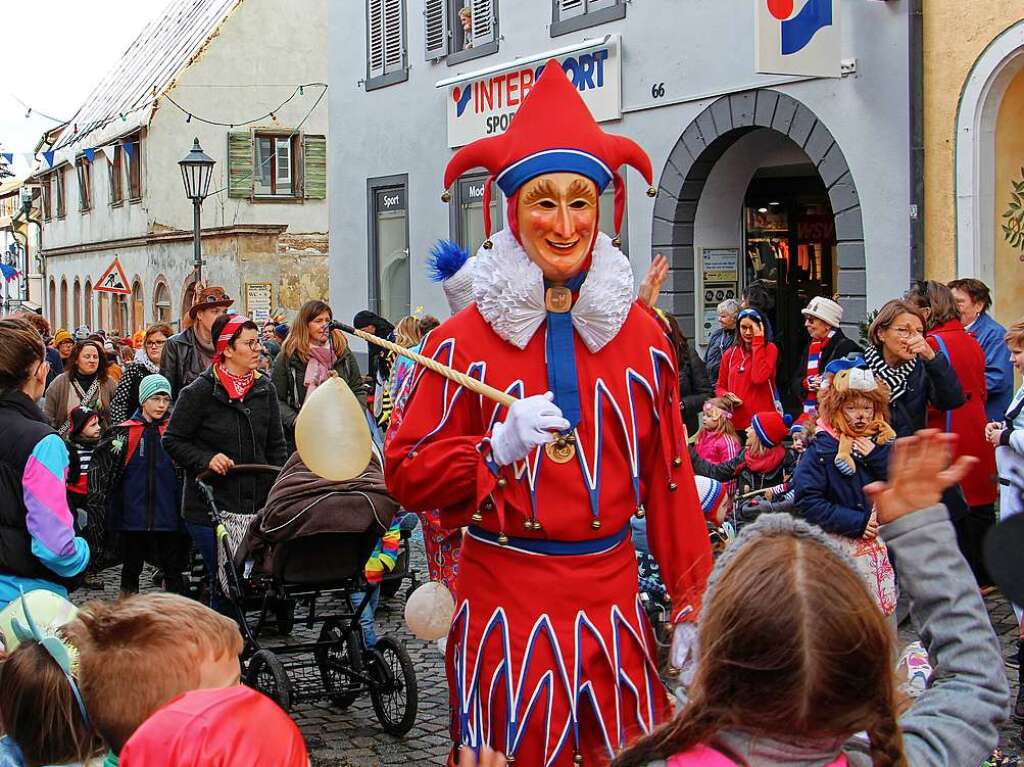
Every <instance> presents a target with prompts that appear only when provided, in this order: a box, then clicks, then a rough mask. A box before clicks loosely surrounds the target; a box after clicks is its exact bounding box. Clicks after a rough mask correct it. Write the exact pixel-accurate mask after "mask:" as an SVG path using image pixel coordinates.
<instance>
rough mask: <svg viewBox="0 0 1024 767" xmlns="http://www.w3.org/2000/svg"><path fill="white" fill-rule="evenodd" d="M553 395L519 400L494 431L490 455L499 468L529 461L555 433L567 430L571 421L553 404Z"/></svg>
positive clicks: (492, 431) (545, 394) (540, 395)
mask: <svg viewBox="0 0 1024 767" xmlns="http://www.w3.org/2000/svg"><path fill="white" fill-rule="evenodd" d="M554 399H555V395H554V394H552V393H551V392H546V393H544V394H537V395H534V396H533V397H526V398H525V399H520V400H516V401H515V402H513V403H512V406H511V407H509V409H508V415H507V416H506V417H505V421H504V422H499V423H496V424H494V428H493V429H491V456H492V457H493V458H494V462H495V463H497V464H498V465H499V466H508V465H509V464H511V463H514V462H516V461H521V460H523V459H524V458H526V457H527V456H528V455H529V454H530V453H531V451H532V450H533V449H534V448H535V447H538V446H539V445H546V444H547V443H548V442H551V441H552V440H553V439H554V434H553V432H556V431H557V432H561V431H567V430H568V428H569V422H568V421H567V420H565V418H563V417H562V411H561V410H559V408H558V405H556V404H555V403H554Z"/></svg>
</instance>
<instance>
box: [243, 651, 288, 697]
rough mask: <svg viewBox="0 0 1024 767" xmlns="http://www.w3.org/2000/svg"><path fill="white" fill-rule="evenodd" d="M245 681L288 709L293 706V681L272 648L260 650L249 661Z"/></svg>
mask: <svg viewBox="0 0 1024 767" xmlns="http://www.w3.org/2000/svg"><path fill="white" fill-rule="evenodd" d="M245 683H246V684H247V685H249V687H252V688H253V689H256V690H259V691H260V692H262V693H263V694H264V695H266V696H267V697H268V698H270V699H271V700H273V701H274V702H275V703H276V704H277V705H279V706H280V707H281V708H283V709H284V710H285V711H288V710H289V709H291V707H292V683H291V682H290V681H289V680H288V673H287V672H286V671H285V670H284V666H283V665H281V661H280V660H278V658H277V656H276V655H274V653H272V652H271V651H270V650H260V651H258V652H257V653H256V654H255V655H253V656H252V658H251V659H250V661H249V667H248V668H247V669H246V670H245Z"/></svg>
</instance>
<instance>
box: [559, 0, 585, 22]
mask: <svg viewBox="0 0 1024 767" xmlns="http://www.w3.org/2000/svg"><path fill="white" fill-rule="evenodd" d="M555 2H557V3H558V20H559V21H565V20H566V19H571V18H572V17H573V16H582V15H583V14H584V13H586V11H587V4H586V0H555Z"/></svg>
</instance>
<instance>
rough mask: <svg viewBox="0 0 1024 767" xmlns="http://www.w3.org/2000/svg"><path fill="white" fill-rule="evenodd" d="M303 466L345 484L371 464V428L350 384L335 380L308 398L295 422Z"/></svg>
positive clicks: (297, 442)
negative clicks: (349, 386)
mask: <svg viewBox="0 0 1024 767" xmlns="http://www.w3.org/2000/svg"><path fill="white" fill-rule="evenodd" d="M295 444H296V447H297V448H298V451H299V456H300V457H301V458H302V462H303V463H304V464H306V466H307V467H308V468H309V470H310V471H312V472H313V473H314V474H317V475H319V476H321V477H323V478H324V479H329V480H332V481H334V482H344V481H346V480H349V479H352V478H353V477H358V476H359V475H360V474H362V473H363V471H365V470H366V466H367V464H368V463H370V447H371V444H372V442H371V440H370V427H369V425H368V424H367V422H366V413H365V411H364V410H363V407H362V405H360V404H359V400H357V399H356V397H355V395H354V394H353V393H352V390H351V389H350V388H348V384H346V383H345V382H344V381H342V380H341V379H340V378H338V377H336V376H332V377H331V378H328V379H327V380H326V381H324V382H323V383H322V384H320V385H319V386H318V387H316V390H315V391H314V392H313V393H312V394H310V395H309V397H307V398H306V401H305V403H304V404H303V405H302V410H300V411H299V417H298V418H296V419H295Z"/></svg>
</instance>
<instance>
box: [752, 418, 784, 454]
mask: <svg viewBox="0 0 1024 767" xmlns="http://www.w3.org/2000/svg"><path fill="white" fill-rule="evenodd" d="M792 422H793V419H791V418H790V417H789V416H786V417H785V418H783V417H782V416H781V415H779V414H778V413H776V412H775V411H774V410H765V411H764V412H762V413H757V414H755V415H754V417H753V418H751V419H750V425H751V426H752V427H754V433H755V434H756V435H757V438H758V440H760V442H761V444H762V445H764V446H765V447H775V446H776V445H778V444H779V443H780V442H782V440H784V439H785V438H786V436H787V435H788V434H789V424H790V423H792Z"/></svg>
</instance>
